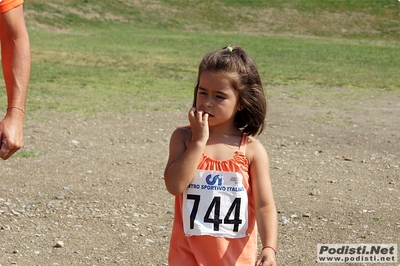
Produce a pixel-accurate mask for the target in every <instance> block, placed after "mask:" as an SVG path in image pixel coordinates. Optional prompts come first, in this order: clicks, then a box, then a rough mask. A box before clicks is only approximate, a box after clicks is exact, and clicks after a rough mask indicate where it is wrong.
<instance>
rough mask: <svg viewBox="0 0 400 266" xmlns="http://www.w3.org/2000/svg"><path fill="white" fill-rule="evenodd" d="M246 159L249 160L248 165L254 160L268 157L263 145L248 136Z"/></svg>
mask: <svg viewBox="0 0 400 266" xmlns="http://www.w3.org/2000/svg"><path fill="white" fill-rule="evenodd" d="M246 157H247V159H248V160H249V163H251V162H253V161H254V159H255V158H268V155H267V151H266V150H265V147H264V145H263V144H262V143H261V142H260V141H259V140H258V139H256V138H254V137H252V136H248V139H247V145H246Z"/></svg>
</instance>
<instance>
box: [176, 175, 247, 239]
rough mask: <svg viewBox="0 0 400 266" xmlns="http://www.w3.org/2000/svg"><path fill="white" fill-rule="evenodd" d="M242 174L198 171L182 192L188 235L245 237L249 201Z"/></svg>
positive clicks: (184, 223)
mask: <svg viewBox="0 0 400 266" xmlns="http://www.w3.org/2000/svg"><path fill="white" fill-rule="evenodd" d="M242 180H243V176H242V175H241V174H240V173H232V172H223V171H210V170H197V172H196V175H195V177H194V179H193V181H192V183H191V184H190V185H189V186H188V187H187V189H186V190H185V192H184V193H183V206H182V208H183V210H182V213H183V227H184V228H183V229H184V232H185V234H186V235H187V236H200V235H210V236H215V237H224V238H241V237H245V236H246V231H247V227H248V214H247V209H248V198H247V191H246V188H245V187H244V186H243V182H242Z"/></svg>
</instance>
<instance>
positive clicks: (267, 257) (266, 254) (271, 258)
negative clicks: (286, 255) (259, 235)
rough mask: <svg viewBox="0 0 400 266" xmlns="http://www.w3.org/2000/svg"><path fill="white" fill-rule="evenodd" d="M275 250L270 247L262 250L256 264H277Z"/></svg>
mask: <svg viewBox="0 0 400 266" xmlns="http://www.w3.org/2000/svg"><path fill="white" fill-rule="evenodd" d="M276 265H277V264H276V255H275V251H273V250H272V249H270V248H265V249H263V250H262V251H261V253H260V255H259V256H258V259H257V260H256V265H255V266H276Z"/></svg>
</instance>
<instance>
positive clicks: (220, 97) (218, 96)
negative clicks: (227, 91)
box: [217, 95, 225, 99]
mask: <svg viewBox="0 0 400 266" xmlns="http://www.w3.org/2000/svg"><path fill="white" fill-rule="evenodd" d="M217 98H219V99H225V97H224V96H221V95H217Z"/></svg>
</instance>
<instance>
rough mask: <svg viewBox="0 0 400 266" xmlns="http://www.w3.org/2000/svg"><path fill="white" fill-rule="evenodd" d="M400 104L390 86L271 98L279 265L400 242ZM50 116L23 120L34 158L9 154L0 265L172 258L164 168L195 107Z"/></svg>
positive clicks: (1, 197) (1, 184)
mask: <svg viewBox="0 0 400 266" xmlns="http://www.w3.org/2000/svg"><path fill="white" fill-rule="evenodd" d="M336 101H338V100H336ZM329 106H330V107H329ZM399 113H400V100H399V99H398V98H396V97H393V96H391V95H382V96H381V97H380V98H378V99H377V98H368V97H367V96H366V97H365V99H363V100H360V101H359V102H357V101H354V100H352V101H350V100H349V101H347V100H346V99H342V100H341V101H340V102H339V101H338V102H337V103H333V104H331V105H328V106H327V105H320V104H319V102H318V100H307V99H305V102H303V103H301V104H296V103H292V101H291V99H290V97H289V96H288V95H286V94H285V93H284V92H282V95H281V96H279V97H271V98H270V99H269V113H268V119H267V120H268V124H267V127H266V129H265V131H264V132H263V134H262V135H260V136H259V137H258V139H259V140H260V141H261V142H262V143H263V144H264V145H265V147H266V149H267V151H268V153H269V156H270V161H271V177H272V181H273V188H274V194H275V200H276V204H277V209H278V217H279V223H280V225H279V247H278V255H277V260H278V265H281V266H282V265H284V266H287V265H290V266H291V265H296V266H298V265H321V264H320V263H317V262H316V259H317V256H316V253H317V244H319V243H325V244H335V243H348V244H356V243H365V244H400V242H399V239H400V204H399V202H400V192H399V189H400V169H399V166H400V119H399V115H398V114H399ZM42 115H43V116H45V117H47V120H46V121H42V122H37V121H31V120H29V119H28V120H27V121H26V123H25V147H24V151H25V153H24V154H25V155H29V154H30V156H24V157H23V156H18V155H17V156H14V157H13V158H11V159H9V160H8V161H2V162H0V171H1V176H0V265H1V266H8V265H167V252H168V244H169V237H170V232H171V226H172V222H173V200H174V199H173V196H171V195H170V194H168V192H167V191H166V189H165V186H164V181H163V170H164V166H165V163H166V160H167V153H168V144H169V137H170V135H171V133H172V131H173V130H174V128H175V127H177V126H182V125H186V124H187V120H186V111H169V112H152V111H148V112H147V111H138V112H135V113H132V114H130V115H120V114H102V115H99V116H96V117H93V118H89V119H84V118H82V117H79V116H74V115H66V114H57V113H43V114H42ZM21 154H22V153H21ZM399 264H400V261H399V262H398V263H391V264H390V263H388V264H385V263H379V264H378V263H376V264H368V265H382V266H384V265H396V266H397V265H399ZM322 265H323V264H322ZM328 265H333V264H332V263H331V264H328ZM337 265H346V264H345V263H341V264H337ZM348 265H354V264H348ZM358 265H367V264H364V263H360V264H358Z"/></svg>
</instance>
